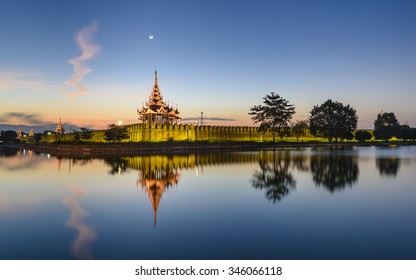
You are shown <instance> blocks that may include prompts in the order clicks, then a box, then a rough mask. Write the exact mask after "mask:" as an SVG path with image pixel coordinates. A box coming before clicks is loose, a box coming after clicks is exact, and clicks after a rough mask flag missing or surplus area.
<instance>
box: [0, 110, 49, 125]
mask: <svg viewBox="0 0 416 280" xmlns="http://www.w3.org/2000/svg"><path fill="white" fill-rule="evenodd" d="M19 122H20V123H24V124H28V125H38V124H42V123H43V122H44V121H43V120H42V117H41V116H40V115H39V114H30V113H20V112H8V113H4V114H1V115H0V123H19Z"/></svg>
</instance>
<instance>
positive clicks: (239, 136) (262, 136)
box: [42, 124, 273, 143]
mask: <svg viewBox="0 0 416 280" xmlns="http://www.w3.org/2000/svg"><path fill="white" fill-rule="evenodd" d="M126 127H127V131H128V132H129V134H130V138H129V139H126V140H124V141H123V142H166V141H191V142H193V141H210V142H216V141H253V142H259V141H273V136H272V134H271V133H269V132H267V133H259V132H258V127H247V126H209V125H192V124H191V125H188V124H185V125H183V124H179V125H178V124H174V125H160V124H156V125H149V124H131V125H126ZM104 132H105V130H95V131H93V133H92V138H91V139H90V140H89V141H85V142H97V143H102V142H106V141H105V140H104ZM42 140H43V141H44V142H48V143H50V142H55V141H59V140H60V141H73V140H74V133H69V134H63V135H47V136H45V137H44V138H43V139H42Z"/></svg>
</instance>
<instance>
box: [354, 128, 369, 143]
mask: <svg viewBox="0 0 416 280" xmlns="http://www.w3.org/2000/svg"><path fill="white" fill-rule="evenodd" d="M371 138H373V135H372V134H371V132H370V131H367V130H357V132H356V133H355V139H356V140H357V141H360V142H365V141H366V140H371Z"/></svg>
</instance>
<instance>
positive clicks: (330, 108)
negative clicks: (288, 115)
mask: <svg viewBox="0 0 416 280" xmlns="http://www.w3.org/2000/svg"><path fill="white" fill-rule="evenodd" d="M357 122H358V116H357V114H356V111H355V109H354V108H352V107H351V106H350V105H346V106H345V105H343V104H342V103H340V102H337V101H332V100H331V99H328V100H327V101H325V102H324V103H323V104H322V105H319V106H318V105H317V106H314V107H313V109H312V111H311V113H310V117H309V129H310V131H311V133H312V135H314V136H317V137H319V136H320V137H326V138H328V141H329V142H332V141H333V140H335V141H338V140H342V139H345V138H347V139H348V138H349V137H350V136H351V134H352V133H353V132H354V131H355V130H356V129H357Z"/></svg>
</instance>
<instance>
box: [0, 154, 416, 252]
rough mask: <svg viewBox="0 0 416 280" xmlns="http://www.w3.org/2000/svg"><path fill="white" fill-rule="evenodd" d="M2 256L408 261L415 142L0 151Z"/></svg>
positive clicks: (413, 226)
mask: <svg viewBox="0 0 416 280" xmlns="http://www.w3.org/2000/svg"><path fill="white" fill-rule="evenodd" d="M0 178H1V183H0V248H1V249H0V259H416V238H415V236H416V147H415V146H409V147H391V148H376V147H359V148H347V149H345V148H344V149H332V150H328V149H285V150H277V151H275V152H273V151H262V152H260V151H259V152H242V153H221V154H215V153H214V154H189V155H172V156H143V157H123V158H105V159H98V158H97V159H75V158H72V159H70V158H55V157H52V156H49V155H46V154H35V153H33V152H31V151H8V150H4V149H3V150H1V156H0Z"/></svg>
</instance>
